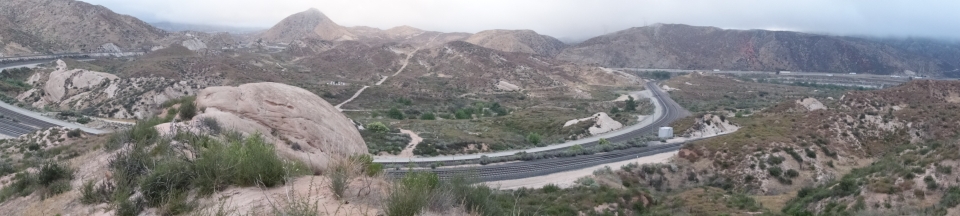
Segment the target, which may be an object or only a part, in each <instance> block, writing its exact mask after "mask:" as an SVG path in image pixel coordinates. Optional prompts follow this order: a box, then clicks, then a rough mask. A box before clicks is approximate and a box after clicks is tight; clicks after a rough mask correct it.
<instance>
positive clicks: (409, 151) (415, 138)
mask: <svg viewBox="0 0 960 216" xmlns="http://www.w3.org/2000/svg"><path fill="white" fill-rule="evenodd" d="M400 133H404V134H407V135H410V144H407V147H406V148H403V151H400V155H399V157H408V158H412V157H414V156H413V149H415V148H417V144H420V142H423V138H422V137H420V135H417V133H414V132H413V131H410V130H404V129H400Z"/></svg>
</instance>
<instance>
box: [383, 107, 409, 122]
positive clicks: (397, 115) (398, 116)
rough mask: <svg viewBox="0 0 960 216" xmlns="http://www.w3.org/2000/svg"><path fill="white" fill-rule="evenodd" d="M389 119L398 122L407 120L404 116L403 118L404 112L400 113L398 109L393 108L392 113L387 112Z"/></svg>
mask: <svg viewBox="0 0 960 216" xmlns="http://www.w3.org/2000/svg"><path fill="white" fill-rule="evenodd" d="M387 117H390V118H392V119H396V120H403V119H405V118H404V116H403V112H400V110H399V109H397V108H396V107H394V108H391V109H390V111H387Z"/></svg>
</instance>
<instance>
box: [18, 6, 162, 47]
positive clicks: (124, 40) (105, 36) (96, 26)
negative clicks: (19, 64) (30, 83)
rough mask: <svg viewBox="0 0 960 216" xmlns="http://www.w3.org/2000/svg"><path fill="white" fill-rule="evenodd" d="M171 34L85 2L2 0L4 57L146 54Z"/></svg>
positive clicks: (130, 17)
mask: <svg viewBox="0 0 960 216" xmlns="http://www.w3.org/2000/svg"><path fill="white" fill-rule="evenodd" d="M166 35H167V33H166V32H165V31H163V30H160V29H158V28H155V27H153V26H151V25H149V24H147V23H145V22H143V21H140V20H139V19H137V18H134V17H132V16H127V15H121V14H117V13H114V12H113V11H110V9H107V8H105V7H103V6H99V5H91V4H88V3H85V2H80V1H73V0H3V1H0V55H6V56H12V55H31V54H41V53H63V52H95V51H144V50H149V49H150V47H153V46H155V45H157V43H156V41H158V40H159V39H161V38H163V37H164V36H166ZM110 44H112V46H111V45H110Z"/></svg>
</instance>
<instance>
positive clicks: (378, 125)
mask: <svg viewBox="0 0 960 216" xmlns="http://www.w3.org/2000/svg"><path fill="white" fill-rule="evenodd" d="M366 129H367V130H370V132H374V133H386V132H388V131H390V128H388V127H387V125H384V124H383V122H374V123H370V124H367V128H366Z"/></svg>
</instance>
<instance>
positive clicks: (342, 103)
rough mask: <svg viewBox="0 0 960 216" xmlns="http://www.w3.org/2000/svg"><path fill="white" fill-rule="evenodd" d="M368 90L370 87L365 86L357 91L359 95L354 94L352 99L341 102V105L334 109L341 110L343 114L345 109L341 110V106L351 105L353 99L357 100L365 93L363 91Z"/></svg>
mask: <svg viewBox="0 0 960 216" xmlns="http://www.w3.org/2000/svg"><path fill="white" fill-rule="evenodd" d="M367 88H370V86H363V88H360V90H359V91H357V93H354V94H353V97H350V99H347V100H345V101H343V102H341V103H340V104H337V105H336V106H333V107H334V108H337V110H340V111H341V112H342V111H343V109H340V106H343V105H344V104H347V103H349V102H350V101H352V100H353V99H357V97H358V96H360V93H363V90H366V89H367Z"/></svg>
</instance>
